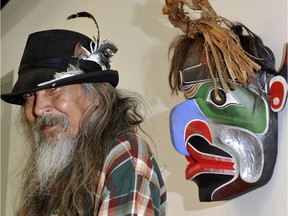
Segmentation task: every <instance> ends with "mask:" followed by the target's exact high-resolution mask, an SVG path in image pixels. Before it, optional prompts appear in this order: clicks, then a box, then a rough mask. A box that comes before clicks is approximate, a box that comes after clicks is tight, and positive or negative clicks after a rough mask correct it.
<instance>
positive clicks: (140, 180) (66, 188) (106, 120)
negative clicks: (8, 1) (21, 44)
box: [1, 30, 166, 216]
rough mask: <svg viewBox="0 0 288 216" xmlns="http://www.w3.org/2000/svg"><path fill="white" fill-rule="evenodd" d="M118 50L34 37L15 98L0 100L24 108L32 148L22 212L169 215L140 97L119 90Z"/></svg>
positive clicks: (55, 35)
mask: <svg viewBox="0 0 288 216" xmlns="http://www.w3.org/2000/svg"><path fill="white" fill-rule="evenodd" d="M89 49H91V50H90V51H89ZM116 51H117V47H116V46H115V44H113V43H112V42H109V41H104V42H103V43H102V44H101V45H98V44H97V42H94V41H92V40H91V39H90V38H88V37H87V36H85V35H82V34H80V33H78V32H73V31H68V30H48V31H41V32H36V33H33V34H31V35H30V36H29V38H28V41H27V44H26V47H25V50H24V54H23V57H22V60H21V63H20V68H19V73H18V75H19V76H18V80H17V82H16V84H15V85H14V87H13V90H12V93H8V94H2V95H1V98H2V99H3V100H4V101H5V102H8V103H11V104H17V105H21V106H22V123H23V126H24V129H25V132H26V134H27V136H28V140H29V143H30V148H31V155H30V157H29V158H28V162H27V165H26V168H25V170H24V172H23V185H22V191H21V195H20V202H19V208H18V211H17V215H23V216H27V215H31V216H32V215H33V216H35V215H165V207H166V206H165V205H166V190H165V186H164V182H163V179H162V176H161V172H160V170H159V167H158V165H157V162H156V160H155V158H154V156H153V154H152V152H151V150H150V148H149V146H148V144H147V143H146V142H145V141H144V140H143V138H141V136H140V135H139V134H138V133H137V131H138V129H141V128H140V124H141V123H142V122H143V116H142V115H141V113H140V112H139V108H138V98H137V97H134V96H132V94H130V93H129V94H128V93H125V92H124V91H120V90H119V89H116V88H115V87H116V86H117V84H118V72H117V71H115V70H110V64H109V62H110V61H109V60H110V57H111V56H113V54H114V53H115V52H116Z"/></svg>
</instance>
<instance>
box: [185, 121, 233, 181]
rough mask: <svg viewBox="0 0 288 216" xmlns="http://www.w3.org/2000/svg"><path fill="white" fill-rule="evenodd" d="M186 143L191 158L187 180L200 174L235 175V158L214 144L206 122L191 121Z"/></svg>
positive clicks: (188, 158)
mask: <svg viewBox="0 0 288 216" xmlns="http://www.w3.org/2000/svg"><path fill="white" fill-rule="evenodd" d="M185 131H186V132H185V143H186V148H187V151H188V152H189V156H186V158H187V160H188V161H189V164H188V165H187V168H186V179H193V178H195V177H196V176H198V175H200V174H209V173H210V174H223V175H235V173H236V171H235V168H234V164H235V160H234V158H233V157H232V156H231V155H230V154H228V153H227V152H225V151H223V150H222V149H220V148H218V147H216V146H215V145H213V144H212V136H211V132H210V129H209V126H208V125H207V123H205V122H204V121H199V120H195V121H191V122H190V123H189V124H188V125H187V127H186V130H185Z"/></svg>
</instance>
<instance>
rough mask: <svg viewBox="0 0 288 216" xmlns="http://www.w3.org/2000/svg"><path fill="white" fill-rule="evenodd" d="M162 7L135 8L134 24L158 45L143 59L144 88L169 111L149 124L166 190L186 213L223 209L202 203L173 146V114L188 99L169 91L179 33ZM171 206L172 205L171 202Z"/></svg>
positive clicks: (151, 4)
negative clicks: (170, 53) (178, 198)
mask: <svg viewBox="0 0 288 216" xmlns="http://www.w3.org/2000/svg"><path fill="white" fill-rule="evenodd" d="M162 7H163V4H161V2H156V1H155V0H151V1H149V2H147V3H146V4H141V5H140V4H138V5H137V6H136V7H135V8H134V14H135V16H134V20H133V21H132V24H134V25H135V26H138V27H139V28H140V29H141V30H142V31H143V32H144V33H145V34H146V35H148V36H149V37H151V38H154V39H156V40H157V41H159V44H158V45H156V46H154V47H152V48H151V49H150V50H149V51H148V52H147V53H146V55H145V58H144V59H143V61H145V62H144V63H145V65H148V66H147V68H146V72H147V76H146V78H147V79H146V81H145V86H147V88H146V92H145V94H146V95H147V97H148V100H149V102H150V103H151V104H152V107H153V105H155V104H156V105H157V104H159V103H160V104H162V105H163V106H164V107H165V108H167V109H168V111H165V112H163V113H160V114H156V115H153V118H151V119H150V120H149V121H150V122H149V124H151V127H152V131H151V132H152V134H151V132H150V131H149V132H148V133H149V134H150V135H151V136H152V137H153V139H154V142H155V145H156V147H157V152H158V162H159V165H160V166H161V167H166V170H165V171H166V172H167V173H168V176H167V177H166V178H165V182H166V186H167V189H168V191H169V193H170V195H172V194H171V192H173V193H174V192H175V193H176V194H179V195H180V196H181V198H182V200H181V203H180V204H181V205H184V206H183V207H181V208H184V209H185V210H186V211H192V210H199V209H206V208H211V207H215V206H219V205H223V204H225V203H226V202H210V203H201V202H199V199H198V188H197V186H196V184H194V183H193V182H190V181H187V180H186V179H185V168H186V165H187V164H188V163H186V159H185V158H184V157H183V156H182V155H180V154H178V153H177V152H176V150H175V149H174V147H173V146H172V142H171V139H170V133H169V114H170V110H171V109H172V108H173V107H174V106H175V105H177V104H179V103H180V102H182V101H184V100H185V99H184V97H183V96H182V94H181V95H178V96H172V95H171V90H170V88H169V83H168V74H169V65H170V63H169V61H168V60H169V59H168V48H169V45H170V43H171V41H172V40H173V39H174V37H176V35H177V34H178V33H177V31H176V29H175V28H174V27H173V28H172V26H171V25H170V23H169V22H168V20H167V17H165V16H164V15H162ZM170 26H171V28H170ZM156 29H157V30H156ZM163 134H166V136H163ZM159 135H161V136H159ZM174 204H175V203H173V205H174ZM170 205H172V203H171V202H170ZM179 207H180V206H179ZM168 209H169V194H168Z"/></svg>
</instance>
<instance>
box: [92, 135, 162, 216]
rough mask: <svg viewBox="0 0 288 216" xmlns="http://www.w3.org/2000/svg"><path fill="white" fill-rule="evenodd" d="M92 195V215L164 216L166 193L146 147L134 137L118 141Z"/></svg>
mask: <svg viewBox="0 0 288 216" xmlns="http://www.w3.org/2000/svg"><path fill="white" fill-rule="evenodd" d="M113 146H114V147H113V148H112V150H111V151H110V153H109V154H108V156H107V158H106V161H105V164H104V167H103V170H102V172H101V176H100V181H99V184H98V189H97V193H96V200H97V202H99V205H100V207H99V209H95V211H94V214H95V215H97V214H98V215H120V216H125V215H165V212H166V189H165V186H164V181H163V179H162V176H161V172H160V170H159V167H158V164H157V162H156V160H155V158H154V156H153V154H152V152H151V150H150V148H149V146H148V145H147V144H146V143H145V142H144V141H143V139H141V138H140V137H139V136H138V135H137V134H136V133H126V134H124V135H123V136H121V137H119V138H118V139H117V141H116V142H115V143H114V145H113Z"/></svg>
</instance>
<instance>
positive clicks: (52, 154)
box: [35, 139, 76, 193]
mask: <svg viewBox="0 0 288 216" xmlns="http://www.w3.org/2000/svg"><path fill="white" fill-rule="evenodd" d="M75 147H76V140H75V139H65V140H62V141H61V142H59V143H55V144H54V145H51V144H50V145H49V144H46V143H41V144H40V145H39V148H38V150H37V158H36V167H35V177H36V181H37V182H38V184H39V192H40V193H43V192H45V191H48V190H49V189H50V188H51V186H52V185H53V184H54V182H55V180H56V178H57V177H58V175H59V174H60V173H61V172H62V171H63V170H64V169H65V168H66V167H67V166H68V165H69V163H70V162H71V160H72V158H73V153H74V151H75Z"/></svg>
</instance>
